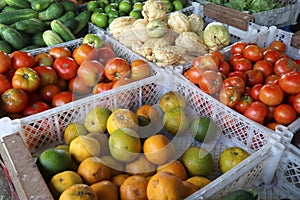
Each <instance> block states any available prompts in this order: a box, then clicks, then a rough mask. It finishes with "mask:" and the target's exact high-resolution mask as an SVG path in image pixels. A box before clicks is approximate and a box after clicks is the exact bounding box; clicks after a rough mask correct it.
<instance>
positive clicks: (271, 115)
mask: <svg viewBox="0 0 300 200" xmlns="http://www.w3.org/2000/svg"><path fill="white" fill-rule="evenodd" d="M274 109H275V106H268V114H267V116H266V118H265V122H272V121H274Z"/></svg>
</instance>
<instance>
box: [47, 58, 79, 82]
mask: <svg viewBox="0 0 300 200" xmlns="http://www.w3.org/2000/svg"><path fill="white" fill-rule="evenodd" d="M53 68H54V69H55V71H56V73H57V74H58V76H59V77H60V78H62V79H65V80H70V79H71V78H73V77H75V76H76V74H77V69H78V64H77V62H76V61H75V60H74V59H73V58H71V57H59V58H56V59H55V61H54V63H53Z"/></svg>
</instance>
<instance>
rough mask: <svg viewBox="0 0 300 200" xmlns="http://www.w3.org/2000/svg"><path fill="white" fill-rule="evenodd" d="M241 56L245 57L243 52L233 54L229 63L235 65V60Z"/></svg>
mask: <svg viewBox="0 0 300 200" xmlns="http://www.w3.org/2000/svg"><path fill="white" fill-rule="evenodd" d="M240 58H244V57H243V54H234V55H231V56H230V58H229V65H230V66H231V67H233V65H234V63H235V61H237V60H238V59H240Z"/></svg>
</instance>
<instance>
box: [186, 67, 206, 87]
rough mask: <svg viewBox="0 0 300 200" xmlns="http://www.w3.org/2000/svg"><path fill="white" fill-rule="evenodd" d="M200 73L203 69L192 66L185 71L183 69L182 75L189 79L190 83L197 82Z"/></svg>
mask: <svg viewBox="0 0 300 200" xmlns="http://www.w3.org/2000/svg"><path fill="white" fill-rule="evenodd" d="M202 73H203V70H200V69H198V68H196V67H193V66H192V67H191V68H189V69H188V70H187V71H185V72H184V74H183V75H184V77H186V78H187V79H188V80H190V81H191V82H192V83H194V84H198V82H199V79H200V76H201V74H202Z"/></svg>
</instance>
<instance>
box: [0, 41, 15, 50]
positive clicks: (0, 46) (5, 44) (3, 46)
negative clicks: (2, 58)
mask: <svg viewBox="0 0 300 200" xmlns="http://www.w3.org/2000/svg"><path fill="white" fill-rule="evenodd" d="M11 50H12V48H11V46H10V44H9V43H8V42H7V41H5V40H0V51H4V52H6V53H11V52H12V51H11Z"/></svg>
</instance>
